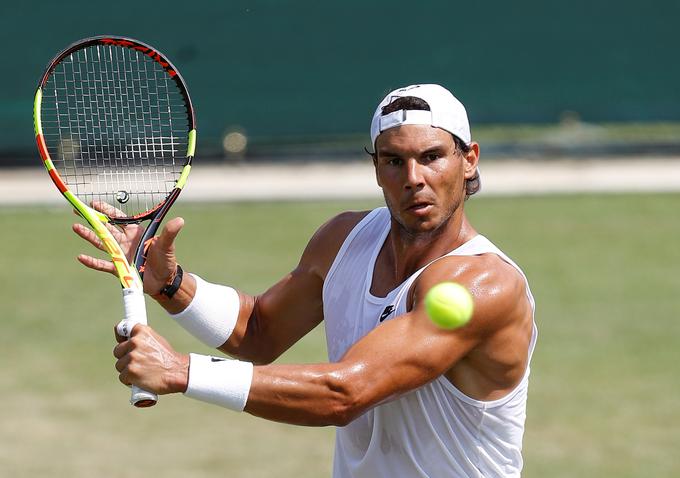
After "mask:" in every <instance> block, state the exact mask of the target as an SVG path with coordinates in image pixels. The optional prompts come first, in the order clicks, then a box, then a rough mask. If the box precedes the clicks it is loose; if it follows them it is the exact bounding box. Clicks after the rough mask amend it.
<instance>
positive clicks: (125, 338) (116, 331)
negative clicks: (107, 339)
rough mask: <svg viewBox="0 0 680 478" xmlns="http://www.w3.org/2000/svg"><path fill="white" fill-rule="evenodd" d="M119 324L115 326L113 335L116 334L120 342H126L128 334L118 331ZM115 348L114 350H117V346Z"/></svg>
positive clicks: (117, 340)
mask: <svg viewBox="0 0 680 478" xmlns="http://www.w3.org/2000/svg"><path fill="white" fill-rule="evenodd" d="M118 325H120V324H118ZM118 325H114V326H113V335H114V337H116V342H118V343H119V344H120V343H121V342H125V341H126V340H127V339H128V338H127V337H126V336H124V335H121V334H119V333H118ZM113 350H114V351H115V350H116V349H115V347H114V349H113ZM114 355H115V354H114Z"/></svg>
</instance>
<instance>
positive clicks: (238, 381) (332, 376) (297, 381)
mask: <svg viewBox="0 0 680 478" xmlns="http://www.w3.org/2000/svg"><path fill="white" fill-rule="evenodd" d="M362 375H363V374H362V370H361V367H347V366H343V365H341V364H312V365H264V366H255V367H252V365H250V364H249V363H246V362H239V361H234V360H224V359H220V358H211V357H206V356H200V355H195V354H192V355H191V363H190V365H189V367H188V374H187V383H186V386H185V388H182V389H180V391H185V390H186V391H185V393H186V395H187V396H189V397H191V398H195V399H198V400H201V401H205V402H208V403H213V404H215V405H220V406H222V407H225V408H228V409H231V410H236V411H243V410H244V411H246V412H248V413H250V414H251V415H254V416H258V417H261V418H265V419H267V420H272V421H277V422H283V423H289V424H294V425H305V426H328V425H336V426H343V425H346V424H347V423H349V422H350V421H351V420H353V419H354V418H355V417H356V416H358V415H359V414H361V413H363V412H364V411H365V410H366V409H367V408H368V406H370V404H371V402H370V395H369V393H370V392H369V390H371V387H368V386H361V385H359V384H365V381H364V380H362Z"/></svg>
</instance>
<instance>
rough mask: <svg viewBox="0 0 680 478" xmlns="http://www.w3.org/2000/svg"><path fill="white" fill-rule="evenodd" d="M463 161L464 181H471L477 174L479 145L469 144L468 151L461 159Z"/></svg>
mask: <svg viewBox="0 0 680 478" xmlns="http://www.w3.org/2000/svg"><path fill="white" fill-rule="evenodd" d="M463 160H464V161H465V179H472V178H473V177H474V176H475V174H477V165H478V164H479V143H475V142H472V143H470V151H468V152H467V153H465V156H464V157H463Z"/></svg>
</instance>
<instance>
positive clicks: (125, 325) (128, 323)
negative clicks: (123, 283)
mask: <svg viewBox="0 0 680 478" xmlns="http://www.w3.org/2000/svg"><path fill="white" fill-rule="evenodd" d="M123 306H124V309H125V319H124V320H123V322H122V323H121V324H119V325H118V328H119V333H120V332H122V335H125V336H126V337H129V336H130V333H131V332H132V329H133V328H134V327H135V325H137V324H143V325H146V323H147V322H146V305H145V304H144V292H142V291H141V290H140V289H131V288H130V289H123ZM121 329H122V330H121ZM157 401H158V395H156V394H155V393H152V392H147V391H146V390H143V389H141V388H139V387H137V386H136V385H133V386H132V395H131V397H130V403H131V404H132V405H134V406H135V407H138V408H146V407H152V406H154V405H155V404H156V402H157Z"/></svg>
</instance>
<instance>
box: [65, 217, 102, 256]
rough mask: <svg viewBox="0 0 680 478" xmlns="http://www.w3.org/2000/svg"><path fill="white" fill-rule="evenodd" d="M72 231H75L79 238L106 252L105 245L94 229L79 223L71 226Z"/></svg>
mask: <svg viewBox="0 0 680 478" xmlns="http://www.w3.org/2000/svg"><path fill="white" fill-rule="evenodd" d="M71 229H73V232H75V233H76V234H77V235H78V236H80V237H82V238H83V239H85V240H86V241H87V242H89V243H90V244H92V245H93V246H94V247H96V248H97V249H100V250H102V251H103V250H104V245H103V244H102V241H101V239H99V238H98V237H97V234H95V233H94V231H93V230H92V229H90V228H88V227H85V226H83V225H82V224H77V223H76V224H74V225H73V226H71Z"/></svg>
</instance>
